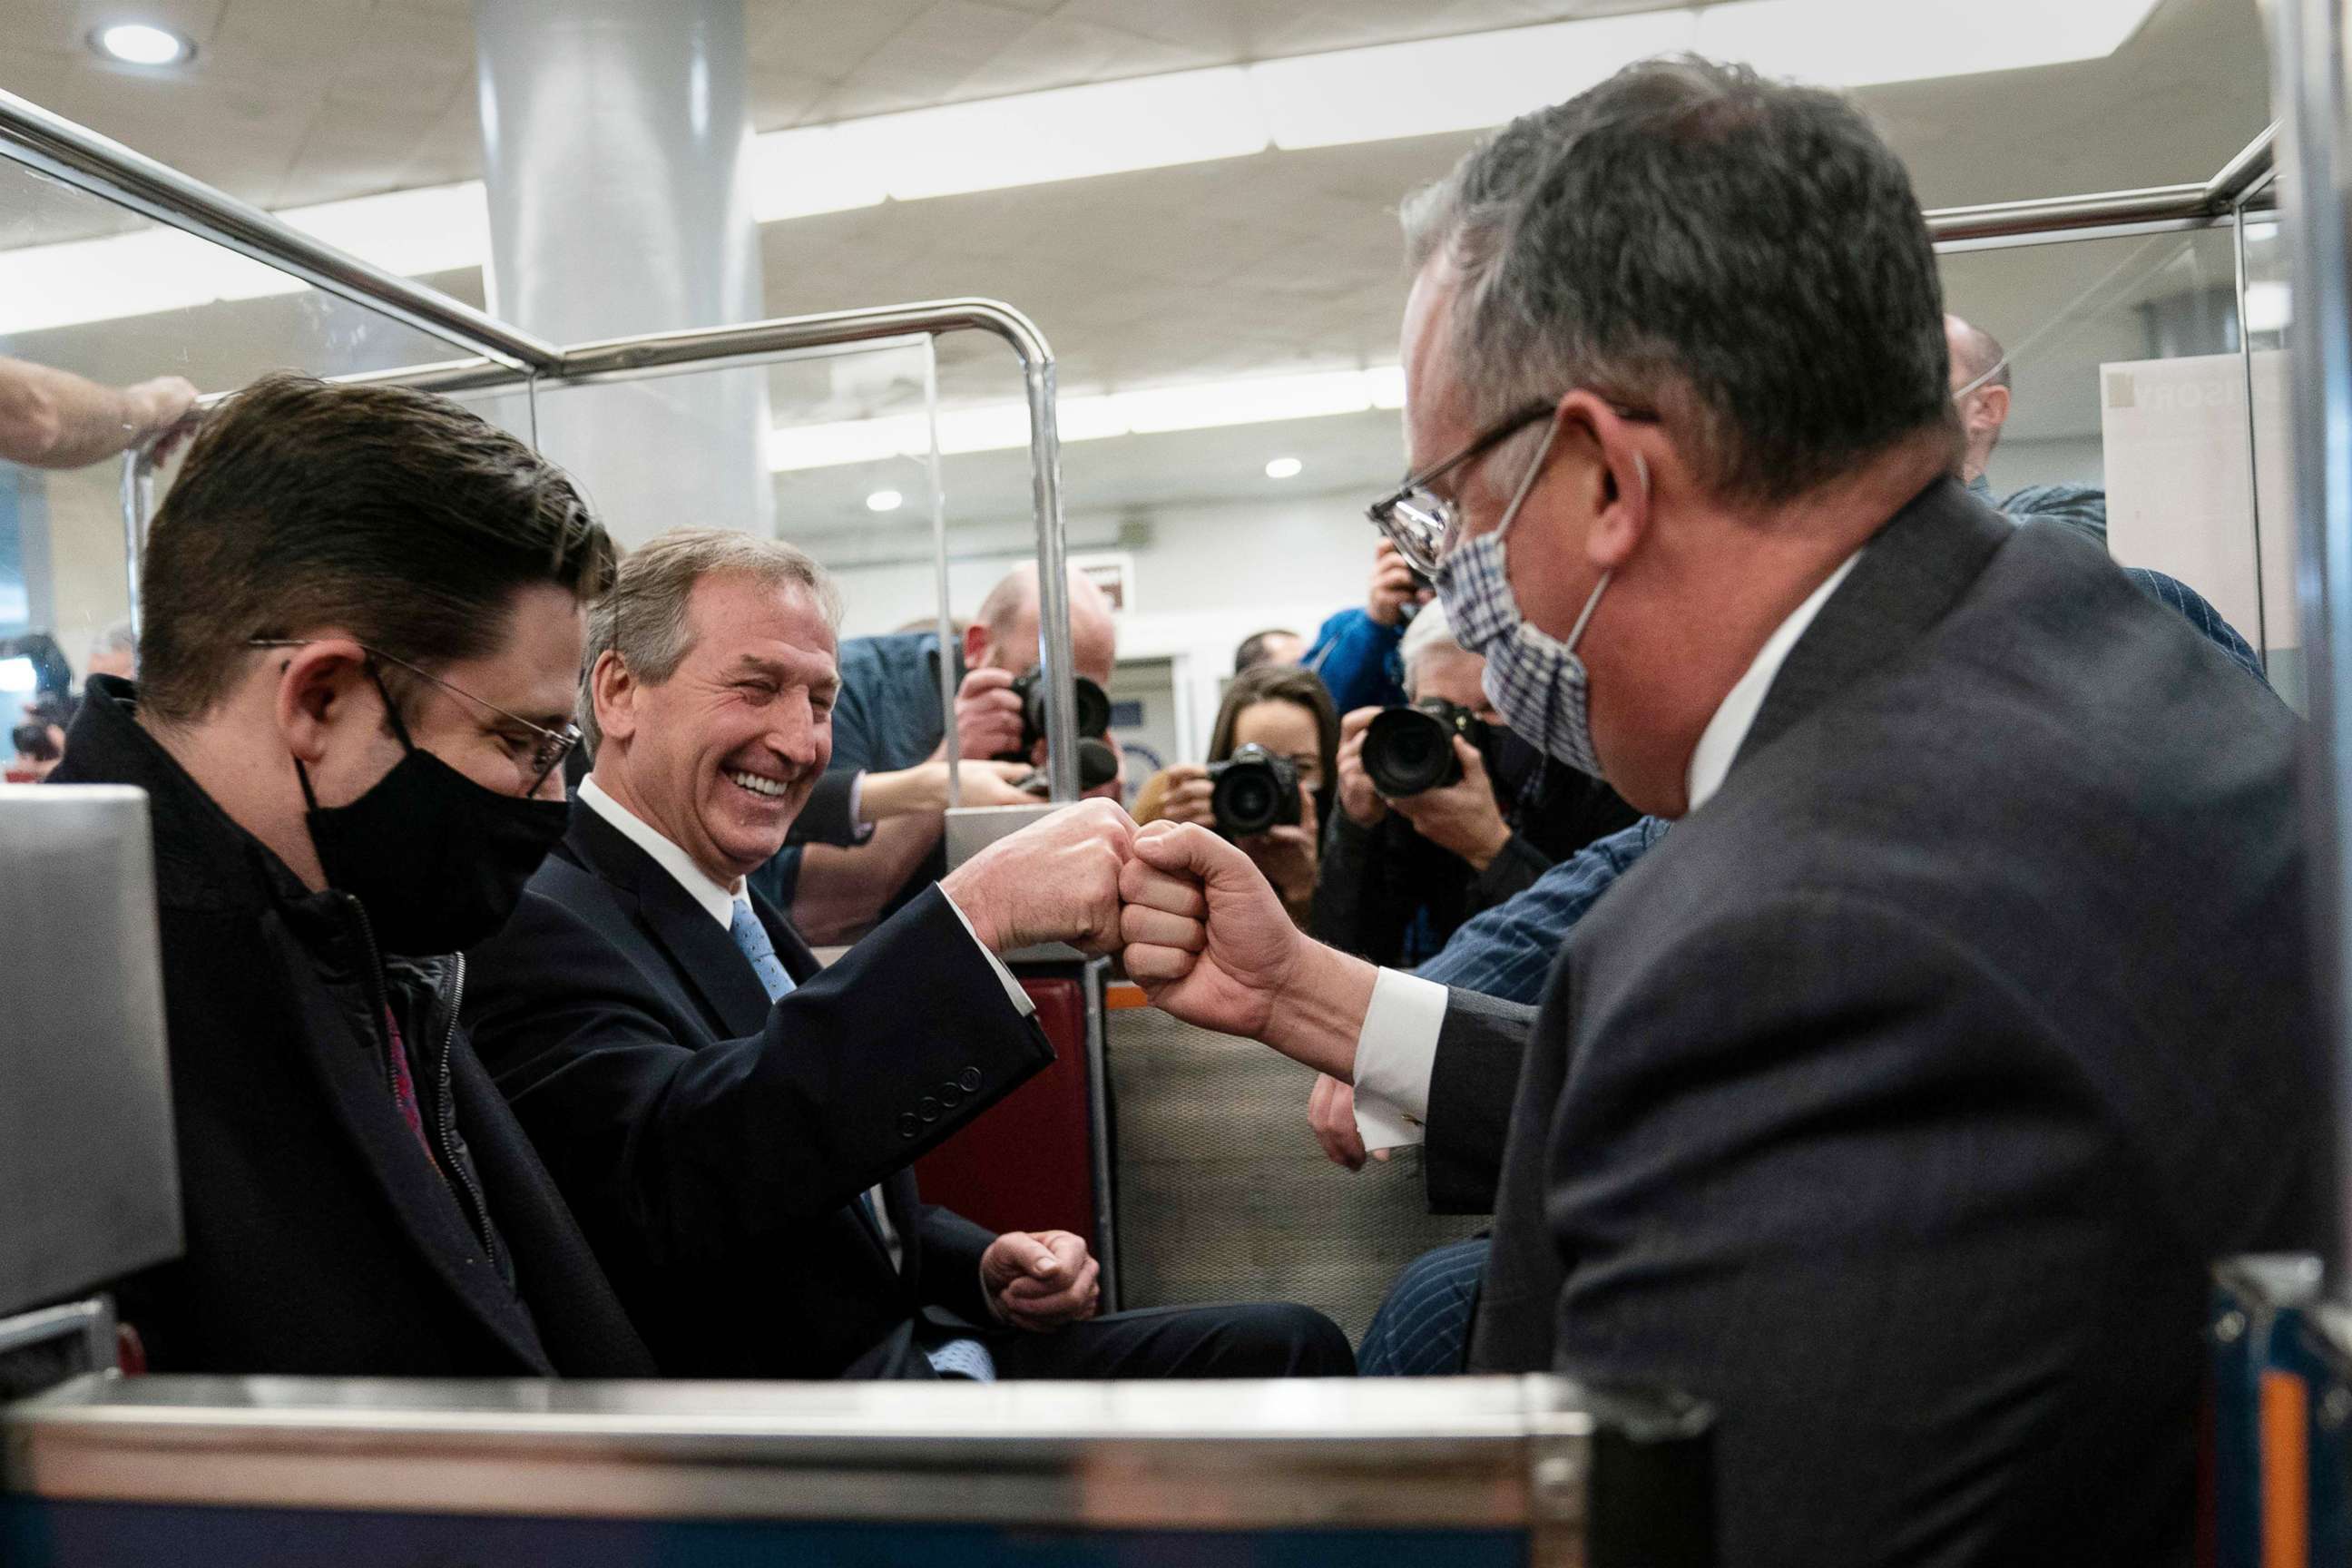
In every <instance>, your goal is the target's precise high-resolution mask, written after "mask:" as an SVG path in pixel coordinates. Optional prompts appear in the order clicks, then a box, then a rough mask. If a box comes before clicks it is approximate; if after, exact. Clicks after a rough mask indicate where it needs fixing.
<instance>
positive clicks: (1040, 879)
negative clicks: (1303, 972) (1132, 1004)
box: [940, 800, 1289, 953]
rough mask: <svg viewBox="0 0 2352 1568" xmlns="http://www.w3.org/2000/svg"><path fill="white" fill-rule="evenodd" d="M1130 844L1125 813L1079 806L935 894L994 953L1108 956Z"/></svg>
mask: <svg viewBox="0 0 2352 1568" xmlns="http://www.w3.org/2000/svg"><path fill="white" fill-rule="evenodd" d="M1134 841H1135V823H1134V821H1133V820H1132V819H1130V818H1129V816H1128V815H1127V812H1126V810H1125V809H1124V808H1122V807H1120V806H1118V805H1113V804H1112V803H1111V802H1109V801H1107V800H1082V801H1079V802H1078V803H1077V804H1076V805H1070V806H1066V807H1065V808H1063V809H1062V810H1060V811H1057V812H1055V813H1054V815H1053V816H1048V817H1046V818H1045V819H1044V820H1043V821H1041V822H1034V823H1032V824H1030V825H1029V826H1027V827H1024V828H1023V829H1022V830H1021V831H1020V832H1018V833H1015V834H1013V835H1011V836H1010V837H1004V838H1000V839H998V840H997V841H996V842H995V843H993V844H992V845H990V846H989V847H987V848H985V849H983V850H982V851H981V852H980V853H979V854H977V855H975V856H973V857H972V858H971V859H970V860H967V861H965V862H964V863H963V864H962V865H961V866H960V867H958V868H956V869H954V870H953V871H950V872H949V873H948V875H947V876H946V877H945V878H944V879H941V881H940V891H941V892H944V893H945V894H947V896H948V897H949V898H950V899H952V900H955V906H956V908H958V909H960V910H962V911H963V914H964V918H965V919H966V920H968V921H971V929H972V933H973V934H974V935H976V936H978V937H979V938H980V940H981V943H982V946H984V947H986V948H987V949H988V950H989V951H990V952H997V953H1004V952H1014V951H1016V950H1018V949H1020V948H1024V947H1034V946H1036V945H1037V944H1038V943H1040V942H1069V943H1071V944H1073V945H1074V946H1076V947H1077V948H1078V949H1079V950H1080V951H1081V952H1113V951H1115V950H1116V949H1117V948H1118V945H1119V942H1120V922H1119V873H1120V868H1122V867H1123V866H1125V865H1126V863H1127V858H1128V855H1129V849H1130V847H1131V846H1132V845H1133V843H1134ZM1284 923H1285V924H1286V925H1287V924H1288V923H1289V922H1288V921H1285V922H1284Z"/></svg>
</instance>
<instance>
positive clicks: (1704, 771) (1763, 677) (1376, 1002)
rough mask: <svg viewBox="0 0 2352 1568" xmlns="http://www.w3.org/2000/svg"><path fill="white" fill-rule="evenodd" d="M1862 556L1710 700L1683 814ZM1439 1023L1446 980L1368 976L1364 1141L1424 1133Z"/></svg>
mask: <svg viewBox="0 0 2352 1568" xmlns="http://www.w3.org/2000/svg"><path fill="white" fill-rule="evenodd" d="M1864 548H1867V547H1866V546H1865V547H1864ZM1860 559H1862V551H1860V550H1857V551H1855V552H1853V554H1852V555H1849V556H1847V557H1846V558H1845V559H1844V560H1843V562H1841V563H1839V564H1838V568H1837V570H1836V571H1834V572H1832V573H1831V574H1829V575H1828V576H1827V577H1825V578H1823V579H1822V584H1821V586H1819V587H1817V588H1815V589H1814V590H1813V591H1812V593H1811V594H1810V595H1807V596H1806V599H1805V602H1804V603H1803V604H1801V605H1798V606H1797V607H1796V609H1795V610H1794V611H1793V612H1791V613H1790V616H1789V618H1788V619H1787V620H1784V621H1782V622H1781V623H1780V625H1779V626H1776V627H1774V628H1773V631H1772V635H1771V636H1770V637H1767V638H1765V639H1764V646H1763V647H1761V648H1759V649H1758V650H1757V653H1756V658H1755V659H1754V660H1753V661H1752V662H1750V663H1749V665H1748V670H1747V673H1746V674H1744V675H1742V676H1741V677H1740V678H1739V679H1738V681H1736V682H1734V683H1733V685H1732V688H1731V689H1730V690H1729V691H1727V692H1726V693H1725V694H1724V698H1723V700H1722V701H1721V702H1719V703H1717V705H1716V710H1715V716H1714V717H1713V718H1711V719H1709V720H1708V721H1707V722H1706V729H1705V730H1703V731H1700V732H1699V738H1698V744H1697V745H1696V746H1695V747H1693V748H1692V749H1691V755H1690V763H1689V771H1688V773H1686V774H1685V784H1686V785H1687V787H1686V789H1685V798H1686V799H1687V801H1688V803H1689V804H1688V805H1685V807H1684V815H1685V816H1688V815H1689V814H1690V813H1691V812H1694V811H1696V810H1697V809H1698V808H1699V807H1700V806H1702V805H1706V803H1707V802H1708V801H1709V800H1711V799H1713V798H1714V796H1715V793H1716V792H1717V790H1719V789H1721V788H1722V787H1723V781H1724V780H1725V778H1727V776H1729V774H1730V773H1731V763H1732V759H1733V758H1735V757H1737V756H1738V755H1739V748H1740V747H1741V746H1742V745H1743V744H1745V743H1746V742H1747V740H1748V731H1750V730H1752V729H1754V728H1755V727H1756V715H1757V714H1758V713H1759V712H1760V711H1762V710H1763V707H1764V699H1765V697H1766V696H1767V695H1768V694H1769V692H1770V691H1771V689H1772V682H1773V681H1774V680H1776V679H1779V677H1780V667H1781V665H1783V664H1784V663H1786V662H1787V661H1788V658H1789V654H1790V650H1791V649H1793V648H1794V647H1796V646H1797V641H1798V639H1799V638H1801V637H1803V636H1804V635H1805V630H1806V628H1807V627H1809V626H1811V625H1812V624H1813V617H1814V616H1818V615H1820V614H1821V613H1822V605H1826V604H1828V603H1829V601H1830V595H1832V594H1834V593H1836V592H1837V591H1838V587H1839V585H1840V584H1843V583H1844V581H1845V580H1846V576H1847V574H1849V573H1851V572H1852V571H1853V563H1855V562H1856V561H1859V560H1860ZM1444 1026H1445V987H1444V986H1443V985H1440V984H1437V983H1436V982H1435V981H1433V980H1423V979H1422V978H1421V977H1420V976H1418V975H1414V974H1408V973H1404V972H1403V971H1402V970H1397V969H1383V970H1381V972H1380V975H1379V978H1378V979H1376V980H1375V981H1374V982H1373V984H1372V1000H1371V1005H1370V1006H1369V1007H1367V1008H1366V1009H1365V1010H1364V1026H1363V1028H1362V1029H1361V1030H1360V1032H1359V1033H1358V1034H1357V1036H1356V1132H1357V1135H1358V1136H1359V1137H1360V1138H1362V1139H1363V1141H1364V1147H1365V1148H1366V1149H1398V1148H1403V1147H1405V1146H1407V1145H1410V1144H1417V1143H1419V1142H1421V1141H1422V1123H1423V1121H1427V1120H1428V1118H1429V1080H1430V1075H1431V1074H1432V1073H1433V1071H1434V1070H1435V1068H1436V1065H1437V1037H1438V1034H1439V1033H1440V1031H1441V1030H1443V1029H1444Z"/></svg>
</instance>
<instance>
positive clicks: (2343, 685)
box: [2272, 0, 2352, 1292]
mask: <svg viewBox="0 0 2352 1568" xmlns="http://www.w3.org/2000/svg"><path fill="white" fill-rule="evenodd" d="M2273 26H2274V29H2275V35H2276V41H2277V79H2276V82H2275V83H2274V85H2273V92H2272V98H2273V101H2275V102H2276V103H2277V104H2278V105H2279V106H2280V108H2281V109H2282V110H2284V114H2285V121H2284V132H2283V135H2282V141H2283V142H2284V148H2285V155H2284V159H2283V160H2282V169H2283V175H2282V179H2281V195H2282V196H2283V198H2284V208H2285V214H2286V221H2285V223H2284V226H2283V228H2282V231H2281V232H2282V234H2283V236H2284V238H2285V241H2286V247H2287V254H2288V256H2289V258H2290V259H2291V264H2292V277H2293V281H2294V313H2293V316H2292V318H2291V320H2290V321H2289V322H2288V327H2287V347H2288V351H2289V353H2290V354H2291V355H2292V356H2293V357H2292V359H2291V361H2290V363H2291V364H2292V366H2293V371H2292V383H2293V389H2294V397H2293V399H2292V402H2293V406H2294V506H2295V514H2296V517H2297V520H2298V524H2299V526H2298V529H2297V532H2298V535H2299V538H2298V541H2297V542H2298V543H2299V545H2300V547H2301V557H2302V576H2301V588H2302V599H2303V604H2302V610H2303V646H2304V648H2305V652H2306V656H2307V658H2308V660H2309V671H2310V680H2311V713H2310V717H2311V737H2310V740H2311V743H2310V745H2309V746H2308V747H2307V748H2306V750H2305V757H2306V759H2307V767H2306V773H2305V791H2304V816H2305V824H2306V827H2305V833H2306V835H2307V839H2308V844H2309V855H2308V857H2307V859H2308V867H2309V882H2310V888H2311V899H2312V905H2311V938H2312V955H2313V958H2314V960H2315V964H2316V970H2317V974H2316V978H2317V981H2318V994H2319V996H2320V998H2321V1001H2322V1005H2323V1006H2324V1007H2325V1008H2326V1013H2325V1015H2324V1016H2325V1018H2326V1027H2325V1030H2324V1037H2323V1039H2322V1041H2321V1042H2318V1046H2319V1050H2320V1051H2324V1052H2325V1058H2324V1062H2325V1065H2324V1066H2323V1065H2322V1063H2321V1062H2320V1061H2315V1063H2314V1069H2315V1070H2314V1075H2313V1086H2314V1088H2315V1089H2318V1088H2319V1086H2321V1085H2323V1084H2325V1085H2327V1086H2328V1088H2327V1089H2326V1090H2324V1091H2323V1092H2329V1093H2331V1094H2332V1095H2333V1097H2334V1099H2335V1102H2336V1139H2337V1140H2338V1146H2337V1148H2336V1152H2335V1156H2336V1169H2335V1172H2334V1175H2335V1181H2334V1182H2333V1183H2331V1184H2330V1191H2331V1196H2332V1197H2333V1199H2334V1201H2335V1205H2336V1212H2335V1214H2334V1215H2332V1216H2331V1221H2332V1223H2331V1224H2330V1226H2329V1234H2328V1236H2327V1238H2326V1261H2327V1263H2328V1265H2329V1270H2330V1273H2331V1274H2332V1275H2333V1276H2334V1287H2335V1289H2336V1290H2337V1291H2339V1292H2340V1291H2341V1290H2342V1289H2344V1283H2345V1275H2344V1269H2345V1266H2346V1264H2347V1259H2352V1235H2347V1230H2346V1228H2345V1227H2346V1226H2352V1202H2347V1201H2346V1199H2345V1195H2344V1192H2343V1182H2344V1178H2345V1175H2346V1173H2347V1168H2352V1158H2347V1156H2346V1155H2345V1154H2344V1152H2343V1150H2342V1147H2341V1140H2342V1139H2343V1138H2344V1137H2345V1136H2346V1134H2347V1131H2352V947H2348V946H2347V941H2352V921H2347V918H2346V908H2345V900H2346V899H2347V895H2352V863H2347V853H2352V840H2347V837H2346V836H2345V827H2346V824H2347V818H2352V727H2347V723H2346V721H2345V712H2344V703H2345V701H2346V700H2347V694H2352V231H2347V224H2352V197H2347V182H2352V126H2347V122H2346V115H2347V109H2348V108H2352V99H2347V82H2346V77H2345V47H2346V45H2347V42H2348V41H2352V35H2347V25H2346V17H2345V15H2344V0H2279V3H2278V4H2277V5H2274V6H2273ZM2317 1054H2318V1053H2317V1052H2315V1055H2317Z"/></svg>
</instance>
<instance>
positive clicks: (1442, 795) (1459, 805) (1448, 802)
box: [1343, 735, 1511, 871]
mask: <svg viewBox="0 0 2352 1568" xmlns="http://www.w3.org/2000/svg"><path fill="white" fill-rule="evenodd" d="M1454 759H1455V760H1456V761H1457V762H1459V763H1461V764H1462V776H1461V777H1460V778H1458V779H1456V780H1454V782H1453V783H1452V784H1447V785H1446V786H1445V787H1444V789H1433V790H1426V791H1424V792H1423V793H1422V794H1420V795H1406V796H1404V797H1403V798H1402V799H1400V800H1392V801H1391V802H1389V805H1390V806H1391V808H1392V809H1394V811H1395V812H1396V814H1397V815H1398V816H1402V817H1403V818H1404V819H1405V820H1406V821H1407V822H1410V823H1412V826H1413V831H1415V832H1416V833H1419V834H1420V835H1421V836H1422V837H1423V838H1426V839H1428V840H1429V841H1430V842H1431V843H1433V844H1434V845H1436V846H1437V847H1440V848H1441V849H1451V850H1452V851H1454V854H1456V855H1459V856H1461V857H1462V858H1464V859H1465V860H1467V861H1469V862H1470V865H1471V868H1473V869H1474V870H1478V871H1484V870H1485V869H1486V868H1487V867H1489V866H1491V865H1493V864H1494V863H1495V857H1496V856H1497V855H1500V854H1501V853H1502V852H1503V846H1504V845H1506V844H1508V843H1509V842H1510V841H1511V827H1510V824H1508V823H1507V822H1505V821H1504V820H1503V812H1502V808H1501V807H1500V806H1498V805H1496V804H1495V785H1494V784H1493V782H1492V781H1491V780H1490V779H1488V778H1487V776H1486V758H1484V757H1482V756H1480V755H1479V754H1478V748H1477V747H1475V746H1474V745H1472V744H1471V743H1470V742H1467V741H1465V740H1464V739H1463V738H1462V737H1461V736H1459V735H1456V736H1454ZM1343 776H1344V775H1343Z"/></svg>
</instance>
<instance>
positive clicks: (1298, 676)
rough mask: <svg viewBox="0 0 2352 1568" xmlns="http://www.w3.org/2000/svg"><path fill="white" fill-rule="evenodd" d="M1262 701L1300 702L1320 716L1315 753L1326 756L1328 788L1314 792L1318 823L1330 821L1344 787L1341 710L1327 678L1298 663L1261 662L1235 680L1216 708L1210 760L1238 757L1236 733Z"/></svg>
mask: <svg viewBox="0 0 2352 1568" xmlns="http://www.w3.org/2000/svg"><path fill="white" fill-rule="evenodd" d="M1261 702H1295V703H1297V705H1298V706H1299V707H1301V708H1304V709H1306V710H1307V711H1308V712H1309V713H1312V714H1314V715H1315V742H1316V749H1317V750H1318V752H1321V753H1322V757H1323V787H1322V788H1321V789H1319V790H1318V791H1316V792H1315V819H1316V820H1317V821H1318V822H1328V821H1330V820H1331V795H1332V792H1333V791H1334V790H1335V789H1337V788H1338V787H1339V710H1338V709H1336V708H1334V707H1332V706H1331V693H1330V691H1329V689H1327V688H1326V687H1325V686H1324V684H1323V678H1322V677H1321V676H1319V675H1317V674H1316V673H1315V672H1314V671H1313V670H1311V669H1302V668H1299V667H1298V666H1297V665H1295V664H1261V665H1259V666H1258V667H1257V668H1255V669H1245V670H1244V671H1242V672H1241V673H1240V674H1239V675H1237V676H1235V677H1234V683H1233V684H1232V685H1231V686H1228V687H1226V688H1225V700H1224V701H1223V702H1221V703H1219V704H1218V705H1217V722H1216V725H1215V727H1214V728H1213V729H1212V730H1211V731H1209V761H1211V762H1213V763H1222V762H1223V761H1224V760H1225V759H1226V758H1228V757H1230V756H1232V755H1233V754H1234V729H1235V727H1237V726H1238V725H1239V724H1240V723H1241V717H1242V710H1244V709H1245V708H1254V707H1255V706H1256V705H1257V704H1259V703H1261Z"/></svg>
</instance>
